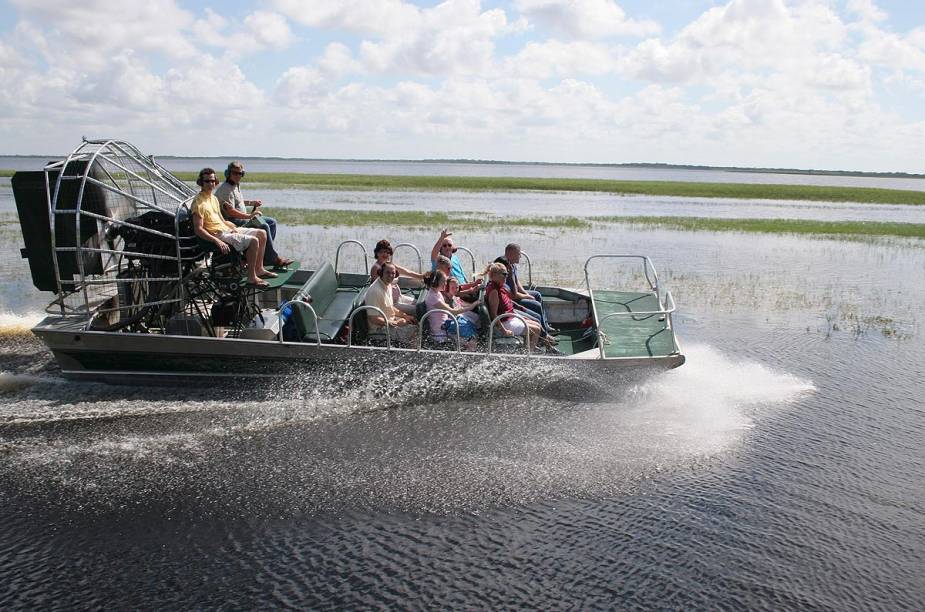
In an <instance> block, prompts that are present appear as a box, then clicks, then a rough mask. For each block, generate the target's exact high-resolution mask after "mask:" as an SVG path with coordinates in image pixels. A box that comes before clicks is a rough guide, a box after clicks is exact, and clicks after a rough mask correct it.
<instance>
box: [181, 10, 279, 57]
mask: <svg viewBox="0 0 925 612" xmlns="http://www.w3.org/2000/svg"><path fill="white" fill-rule="evenodd" d="M205 15H206V18H205V19H203V20H200V21H197V22H196V23H195V24H194V25H193V27H192V31H193V34H194V36H195V39H196V40H197V41H202V42H203V43H205V44H207V45H209V46H212V47H217V48H220V49H223V50H224V52H225V55H226V57H227V58H229V59H237V58H240V57H242V56H246V55H251V54H253V53H256V52H259V51H263V50H264V49H274V50H280V49H285V48H286V47H288V46H289V45H291V44H292V43H293V41H294V40H295V37H294V36H293V34H292V30H290V29H289V24H288V22H287V21H286V18H285V17H283V16H282V15H280V14H278V13H270V12H266V11H256V12H254V13H251V14H250V15H248V16H246V17H245V18H244V19H243V20H241V23H240V24H237V23H232V22H231V20H229V19H227V18H226V17H224V16H222V15H219V14H217V13H215V12H214V11H213V10H211V9H206V10H205Z"/></svg>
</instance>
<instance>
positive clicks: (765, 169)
mask: <svg viewBox="0 0 925 612" xmlns="http://www.w3.org/2000/svg"><path fill="white" fill-rule="evenodd" d="M65 156H66V155H65ZM65 156H61V155H40V154H39V155H36V154H15V153H14V154H6V153H0V157H18V158H42V159H46V158H51V159H58V158H63V157H65ZM153 157H154V158H155V159H181V160H182V159H217V158H226V157H227V158H230V159H235V158H237V159H247V160H280V161H308V162H354V163H356V162H361V163H396V162H397V163H423V164H440V163H454V164H473V165H475V164H482V165H508V166H514V165H517V166H584V167H593V168H664V169H678V170H684V169H687V170H719V171H724V172H742V173H746V172H755V173H764V174H816V175H833V176H838V175H842V176H869V177H903V178H925V173H915V172H903V171H874V170H828V169H817V168H780V167H769V166H713V165H709V164H678V163H667V162H549V161H512V160H498V159H478V158H422V159H410V158H359V157H284V156H279V155H242V156H234V155H230V156H228V155H154V156H153Z"/></svg>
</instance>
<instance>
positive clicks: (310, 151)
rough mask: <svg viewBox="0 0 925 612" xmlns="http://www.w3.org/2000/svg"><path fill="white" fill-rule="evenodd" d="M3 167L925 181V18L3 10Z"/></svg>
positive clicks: (416, 6) (649, 12)
mask: <svg viewBox="0 0 925 612" xmlns="http://www.w3.org/2000/svg"><path fill="white" fill-rule="evenodd" d="M0 82H2V83H3V84H4V86H3V87H2V88H0V154H30V153H33V154H51V153H60V152H64V151H67V150H69V149H71V148H73V147H74V146H75V145H76V144H77V142H78V141H79V138H80V137H81V136H82V135H87V136H90V137H118V138H121V139H125V140H129V141H131V142H133V143H135V144H136V145H137V146H139V148H141V149H142V150H145V151H149V152H152V153H155V154H161V155H166V154H174V155H222V156H227V155H241V156H256V155H272V156H294V157H344V158H402V159H421V158H474V159H503V160H524V161H553V162H556V161H558V162H595V163H608V162H612V163H622V162H636V161H639V162H663V163H689V164H709V165H734V166H771V167H797V168H826V169H852V170H870V171H909V172H922V171H925V168H923V159H925V155H923V153H925V146H923V144H922V143H923V142H925V104H923V102H925V100H923V98H925V4H923V3H917V2H898V1H890V2H886V1H879V2H878V1H877V0H841V1H830V0H732V1H728V2H710V1H706V0H663V1H660V2H651V1H642V0H633V1H628V0H626V1H620V0H510V1H506V2H502V1H495V0H483V1H481V2H480V1H479V0H446V1H444V2H433V1H430V2H408V1H406V0H312V1H306V0H271V1H268V2H246V1H243V0H234V1H231V2H222V3H216V2H193V1H184V0H148V1H147V2H144V3H126V2H114V1H112V0H85V1H84V2H81V3H80V4H79V5H70V6H69V5H67V4H64V3H61V2H59V1H58V0H0Z"/></svg>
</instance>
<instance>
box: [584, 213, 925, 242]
mask: <svg viewBox="0 0 925 612" xmlns="http://www.w3.org/2000/svg"><path fill="white" fill-rule="evenodd" d="M591 219H592V220H594V221H596V222H601V223H630V224H634V225H644V226H648V227H662V228H666V229H677V230H689V231H710V232H750V233H762V234H817V235H824V236H845V237H849V236H896V237H901V238H925V224H922V223H883V222H875V221H813V220H807V219H713V218H708V217H651V216H650V217H592V218H591Z"/></svg>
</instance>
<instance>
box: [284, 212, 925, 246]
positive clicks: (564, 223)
mask: <svg viewBox="0 0 925 612" xmlns="http://www.w3.org/2000/svg"><path fill="white" fill-rule="evenodd" d="M266 213H267V214H269V215H272V216H273V217H275V218H276V219H277V220H278V221H279V222H280V223H284V224H286V225H320V226H323V227H338V226H340V227H368V226H376V225H391V226H395V227H407V228H434V227H453V228H456V229H458V230H473V231H478V230H482V231H488V230H504V229H507V228H538V229H560V230H574V229H590V228H592V227H594V226H595V225H603V224H624V225H636V226H641V227H661V228H666V229H674V230H685V231H707V232H748V233H761V234H812V235H819V236H833V237H856V236H867V237H900V238H919V239H925V224H922V223H879V222H870V221H812V220H802V219H714V218H709V217H651V216H648V217H646V216H628V217H610V216H598V217H571V216H552V217H510V216H505V217H496V216H493V215H490V214H486V213H471V212H462V211H456V212H425V211H404V210H403V211H385V210H337V209H314V208H282V207H280V208H277V207H273V208H271V207H266Z"/></svg>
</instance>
